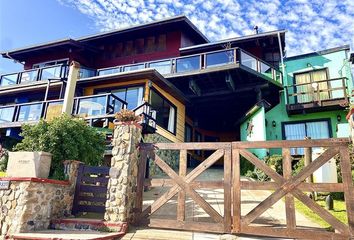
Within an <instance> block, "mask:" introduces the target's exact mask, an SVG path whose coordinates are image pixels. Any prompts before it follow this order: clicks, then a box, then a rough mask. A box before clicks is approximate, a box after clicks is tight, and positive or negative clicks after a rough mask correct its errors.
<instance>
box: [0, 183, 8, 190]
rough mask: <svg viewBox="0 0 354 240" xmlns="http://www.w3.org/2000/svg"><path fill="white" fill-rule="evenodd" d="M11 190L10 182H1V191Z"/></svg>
mask: <svg viewBox="0 0 354 240" xmlns="http://www.w3.org/2000/svg"><path fill="white" fill-rule="evenodd" d="M9 188H10V181H0V190H7V189H9Z"/></svg>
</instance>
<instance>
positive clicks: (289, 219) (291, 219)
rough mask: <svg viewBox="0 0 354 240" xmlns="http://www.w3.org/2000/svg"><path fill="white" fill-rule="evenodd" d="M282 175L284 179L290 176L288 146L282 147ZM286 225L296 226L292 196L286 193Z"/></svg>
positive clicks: (290, 227) (292, 227)
mask: <svg viewBox="0 0 354 240" xmlns="http://www.w3.org/2000/svg"><path fill="white" fill-rule="evenodd" d="M283 176H284V178H285V179H290V178H291V155H290V148H283ZM285 211H286V226H287V228H289V229H291V230H294V229H295V228H296V216H295V204H294V197H293V196H292V195H291V194H290V193H288V194H286V196H285Z"/></svg>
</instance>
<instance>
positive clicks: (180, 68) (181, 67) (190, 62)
mask: <svg viewBox="0 0 354 240" xmlns="http://www.w3.org/2000/svg"><path fill="white" fill-rule="evenodd" d="M199 69H200V56H199V55H198V56H192V57H184V58H177V59H176V72H177V73H181V72H189V71H195V70H199Z"/></svg>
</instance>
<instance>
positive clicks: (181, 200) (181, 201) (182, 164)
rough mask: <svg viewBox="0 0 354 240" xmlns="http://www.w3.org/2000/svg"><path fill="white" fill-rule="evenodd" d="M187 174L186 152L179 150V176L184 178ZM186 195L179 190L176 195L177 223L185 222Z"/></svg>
mask: <svg viewBox="0 0 354 240" xmlns="http://www.w3.org/2000/svg"><path fill="white" fill-rule="evenodd" d="M186 174H187V150H181V151H180V153H179V176H180V177H182V178H184V177H185V176H186ZM185 204H186V193H185V191H183V190H181V191H180V192H179V193H178V202H177V221H184V220H185V211H186V205H185Z"/></svg>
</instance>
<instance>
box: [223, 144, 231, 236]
mask: <svg viewBox="0 0 354 240" xmlns="http://www.w3.org/2000/svg"><path fill="white" fill-rule="evenodd" d="M231 168H232V163H231V149H225V153H224V231H225V232H227V233H230V232H231V224H232V217H231V205H232V200H231V186H232V185H231V184H232V183H231V177H232V175H231V170H232V169H231Z"/></svg>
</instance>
